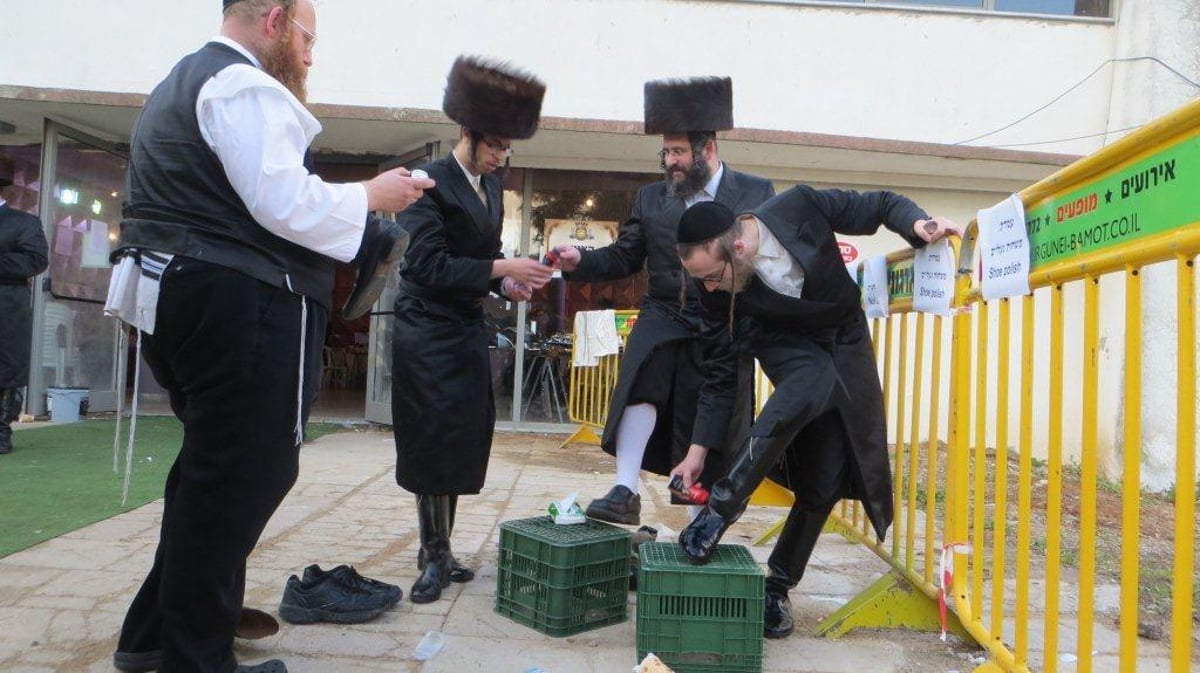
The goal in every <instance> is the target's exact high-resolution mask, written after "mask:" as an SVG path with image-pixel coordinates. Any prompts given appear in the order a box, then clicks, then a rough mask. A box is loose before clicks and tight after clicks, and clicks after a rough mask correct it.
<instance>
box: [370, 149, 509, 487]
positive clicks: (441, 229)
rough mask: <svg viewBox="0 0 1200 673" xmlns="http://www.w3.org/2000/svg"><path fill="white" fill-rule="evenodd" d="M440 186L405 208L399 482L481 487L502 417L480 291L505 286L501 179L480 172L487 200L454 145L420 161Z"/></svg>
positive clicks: (396, 344)
mask: <svg viewBox="0 0 1200 673" xmlns="http://www.w3.org/2000/svg"><path fill="white" fill-rule="evenodd" d="M422 168H423V169H424V170H425V172H426V173H428V174H429V177H430V178H432V179H433V180H434V181H435V182H436V183H437V186H436V187H434V188H433V189H431V190H427V191H426V192H425V195H424V196H423V197H421V199H420V200H419V201H417V202H416V203H414V204H413V205H411V206H409V207H408V208H407V209H406V210H404V212H402V213H401V214H400V217H399V218H398V221H399V222H400V224H401V226H403V227H404V228H405V229H407V230H408V233H409V236H410V237H411V238H410V242H409V247H408V252H407V253H406V254H405V258H404V264H403V265H402V266H401V269H400V294H399V296H398V297H397V298H396V306H395V309H396V317H395V319H394V322H393V325H394V331H393V332H392V423H393V431H394V433H395V437H396V483H398V484H400V486H401V487H403V488H405V489H406V490H408V491H411V492H413V493H419V494H425V495H460V494H471V493H478V492H479V490H480V489H481V488H483V482H484V478H485V477H486V476H487V465H488V458H489V456H490V454H491V448H492V432H493V430H494V429H495V425H496V406H495V401H494V400H493V396H492V386H491V380H492V379H491V365H490V359H489V356H488V333H487V327H486V325H485V323H484V315H483V307H482V305H481V304H480V301H481V300H482V299H483V298H484V297H485V296H487V294H488V292H489V291H498V290H499V285H500V280H499V279H496V280H492V279H491V270H492V262H493V260H495V259H498V258H501V257H503V255H502V254H501V252H500V248H501V243H500V230H501V225H502V222H503V220H504V213H503V202H502V200H501V196H502V194H501V185H500V181H499V180H498V179H497V178H496V177H495V176H493V175H484V176H482V184H483V186H484V189H485V191H486V192H487V197H488V207H487V208H485V207H484V205H483V202H482V201H481V200H480V198H479V196H478V195H477V194H476V192H475V190H474V188H473V187H472V186H471V183H470V182H468V181H467V177H466V175H464V174H463V172H462V169H461V168H460V167H459V165H458V163H457V161H456V160H455V159H454V157H453V156H452V155H447V156H446V157H445V158H443V159H439V160H438V161H434V162H432V163H429V164H427V165H425V166H422Z"/></svg>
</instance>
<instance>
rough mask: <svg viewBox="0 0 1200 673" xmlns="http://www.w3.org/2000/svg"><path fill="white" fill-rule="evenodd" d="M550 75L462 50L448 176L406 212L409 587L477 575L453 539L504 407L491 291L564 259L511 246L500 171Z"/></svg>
mask: <svg viewBox="0 0 1200 673" xmlns="http://www.w3.org/2000/svg"><path fill="white" fill-rule="evenodd" d="M545 92H546V87H545V85H543V84H542V83H541V82H540V81H538V79H537V78H536V77H534V76H533V75H530V74H528V73H524V72H521V71H519V70H516V69H513V68H511V67H509V66H507V65H505V64H502V63H496V62H491V61H487V60H484V59H480V58H476V57H461V56H460V57H459V58H458V59H457V60H456V61H455V62H454V65H453V67H452V68H451V69H450V75H449V78H448V79H447V82H446V94H445V97H444V98H443V100H442V110H443V111H444V112H445V113H446V116H447V117H449V118H450V119H452V120H454V121H456V122H458V123H459V124H460V128H459V132H458V144H456V145H455V146H454V151H452V152H451V153H450V154H449V155H447V156H446V157H443V158H442V159H439V160H437V161H434V162H432V163H429V164H427V165H425V166H422V167H421V168H422V170H424V171H425V172H426V173H428V174H429V177H430V178H432V179H433V180H434V181H435V182H436V183H437V186H436V187H435V188H433V189H430V190H427V191H426V192H425V195H424V196H423V197H422V198H421V199H420V200H419V201H417V202H416V203H415V204H413V206H412V207H410V208H409V209H408V210H406V211H405V212H404V213H402V214H401V216H400V220H399V221H400V224H401V225H402V226H404V228H405V229H406V230H407V231H408V233H409V235H410V241H411V242H410V244H409V247H408V252H407V253H406V255H405V259H404V264H403V265H402V266H401V269H400V287H399V295H398V296H397V298H396V317H395V323H394V329H393V332H392V421H393V426H392V427H393V429H394V432H395V437H396V482H397V483H398V484H399V485H400V486H401V487H402V488H403V489H405V490H407V491H409V492H411V493H413V494H415V495H416V496H417V514H418V523H419V524H420V530H421V551H420V552H419V554H418V557H417V566H418V568H419V569H420V570H421V574H420V576H419V577H418V578H417V581H416V582H415V583H414V584H413V586H412V591H411V592H410V593H409V596H410V597H411V598H412V601H413V602H414V603H429V602H432V601H435V600H437V599H438V598H440V597H441V595H442V590H443V589H445V588H446V587H447V586H449V583H450V582H466V581H469V580H470V579H472V578H473V577H474V576H475V573H474V572H473V571H472V570H470V569H469V568H467V567H465V566H463V565H461V564H459V562H458V561H457V560H456V559H455V558H454V555H453V554H452V553H451V551H450V533H451V532H452V531H453V529H454V514H455V510H456V509H457V505H458V496H460V495H473V494H476V493H479V490H480V489H481V488H482V487H483V482H484V477H486V475H487V464H488V456H489V455H490V452H491V446H492V432H493V429H494V428H495V424H496V408H495V403H494V401H493V399H492V386H491V380H492V378H491V364H490V357H489V354H488V328H487V325H486V324H485V323H484V313H483V305H482V303H481V302H482V300H483V298H484V297H486V296H487V295H488V293H489V292H496V293H498V294H502V295H504V296H505V297H508V298H509V299H511V300H513V301H527V300H528V299H529V298H530V295H531V294H532V291H533V290H534V289H536V288H539V287H542V286H543V285H545V284H546V283H547V282H548V281H549V280H550V275H551V273H553V270H552V269H551V268H550V267H547V266H543V265H542V264H540V263H539V262H537V261H536V260H532V259H527V258H524V257H518V258H515V259H505V258H504V255H503V254H502V253H501V252H500V249H501V243H500V232H501V228H502V225H503V222H504V212H503V208H504V202H503V199H502V196H503V191H502V186H501V184H500V179H499V178H497V177H496V175H495V172H496V169H497V168H500V167H501V166H502V165H504V164H505V163H506V162H507V159H508V156H509V154H510V153H511V152H512V142H513V140H522V139H525V138H529V137H531V136H533V134H534V133H535V132H536V131H537V125H538V120H539V118H540V116H541V109H542V97H543V96H544V95H545Z"/></svg>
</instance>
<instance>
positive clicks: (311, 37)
mask: <svg viewBox="0 0 1200 673" xmlns="http://www.w3.org/2000/svg"><path fill="white" fill-rule="evenodd" d="M288 19H290V20H291V22H292V23H294V24H296V27H297V28H299V29H300V30H301V31H303V32H304V47H305V49H312V48H313V45H315V44H316V43H317V36H316V34H315V33H313V32H312V31H311V30H309V29H307V28H305V27H304V24H302V23H300V22H299V21H297V20H296V19H295V18H294V17H290V16H289V17H288Z"/></svg>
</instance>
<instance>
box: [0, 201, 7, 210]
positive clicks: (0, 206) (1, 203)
mask: <svg viewBox="0 0 1200 673" xmlns="http://www.w3.org/2000/svg"><path fill="white" fill-rule="evenodd" d="M6 203H8V201H5V200H4V199H0V208H3V207H4V204H6Z"/></svg>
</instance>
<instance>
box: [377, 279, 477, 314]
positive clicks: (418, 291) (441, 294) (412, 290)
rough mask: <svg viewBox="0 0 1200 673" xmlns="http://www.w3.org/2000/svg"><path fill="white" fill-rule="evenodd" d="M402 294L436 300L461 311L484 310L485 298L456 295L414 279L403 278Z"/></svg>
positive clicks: (400, 288) (401, 283)
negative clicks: (413, 280) (415, 281)
mask: <svg viewBox="0 0 1200 673" xmlns="http://www.w3.org/2000/svg"><path fill="white" fill-rule="evenodd" d="M398 289H399V290H400V294H404V295H407V296H409V297H415V298H417V299H424V300H426V301H432V302H436V303H438V304H441V305H442V306H445V307H447V308H449V309H451V310H453V311H461V312H466V313H471V312H474V311H479V310H482V308H483V298H482V297H480V298H473V297H456V296H454V295H452V294H450V293H449V292H447V291H446V290H438V289H434V288H432V287H427V286H425V285H421V284H419V283H414V282H412V281H407V280H401V281H400V285H399V288H398Z"/></svg>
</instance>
